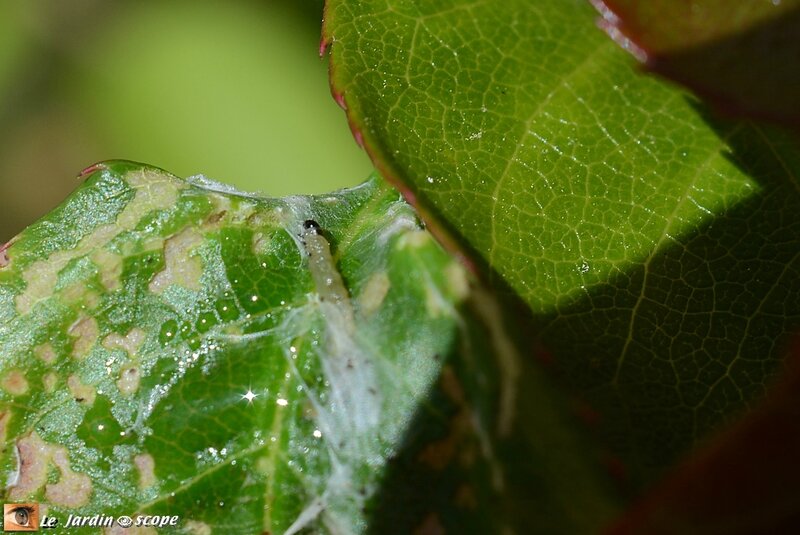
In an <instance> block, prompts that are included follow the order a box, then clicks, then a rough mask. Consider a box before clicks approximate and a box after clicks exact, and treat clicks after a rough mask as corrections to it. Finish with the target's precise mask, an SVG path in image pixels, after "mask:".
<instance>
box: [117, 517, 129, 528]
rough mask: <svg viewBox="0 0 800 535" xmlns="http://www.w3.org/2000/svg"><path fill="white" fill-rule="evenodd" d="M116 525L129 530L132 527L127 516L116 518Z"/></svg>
mask: <svg viewBox="0 0 800 535" xmlns="http://www.w3.org/2000/svg"><path fill="white" fill-rule="evenodd" d="M117 524H119V525H120V526H122V527H123V528H129V527H131V526H132V525H133V519H132V518H131V517H129V516H127V515H123V516H121V517H119V518H117Z"/></svg>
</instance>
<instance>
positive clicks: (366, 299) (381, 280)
mask: <svg viewBox="0 0 800 535" xmlns="http://www.w3.org/2000/svg"><path fill="white" fill-rule="evenodd" d="M390 287H391V283H390V282H389V276H388V275H387V274H386V272H385V271H380V272H378V273H374V274H373V275H372V276H371V277H370V278H369V280H368V281H367V284H365V285H364V289H363V290H362V291H361V294H360V295H359V296H358V304H359V307H360V309H361V313H362V314H364V315H366V316H368V315H370V314H372V313H373V312H375V311H376V310H378V308H379V307H380V306H381V303H383V300H384V299H385V298H386V294H387V293H388V292H389V288H390Z"/></svg>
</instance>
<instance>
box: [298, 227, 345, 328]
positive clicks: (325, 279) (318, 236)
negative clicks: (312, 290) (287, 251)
mask: <svg viewBox="0 0 800 535" xmlns="http://www.w3.org/2000/svg"><path fill="white" fill-rule="evenodd" d="M302 239H303V245H304V247H305V250H306V254H307V255H308V269H309V271H311V277H312V278H313V279H314V285H315V286H316V288H317V293H318V294H319V298H320V301H321V302H322V303H328V304H330V305H333V307H334V309H335V310H338V311H339V312H340V314H341V316H342V319H343V320H344V321H345V327H346V329H347V330H348V331H350V332H352V329H353V326H354V319H353V305H352V303H351V302H350V294H349V292H348V291H347V288H346V287H345V285H344V280H342V276H341V275H340V274H339V270H338V269H336V262H335V261H334V259H333V255H332V254H331V246H330V244H329V243H328V240H326V239H325V237H324V236H323V235H322V229H321V228H320V226H319V224H318V223H317V222H316V221H314V220H313V219H306V220H305V222H303V234H302Z"/></svg>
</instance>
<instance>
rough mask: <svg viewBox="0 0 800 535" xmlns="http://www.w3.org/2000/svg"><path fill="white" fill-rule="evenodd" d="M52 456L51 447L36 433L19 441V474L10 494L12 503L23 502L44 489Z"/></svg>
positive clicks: (32, 432) (33, 432)
mask: <svg viewBox="0 0 800 535" xmlns="http://www.w3.org/2000/svg"><path fill="white" fill-rule="evenodd" d="M50 455H51V451H50V446H48V445H47V444H46V443H45V442H44V441H43V440H42V439H41V438H39V435H38V434H36V431H31V433H30V434H28V435H26V436H24V437H22V438H20V439H19V440H17V456H18V458H19V474H18V476H17V480H16V482H15V483H13V484H12V485H11V489H10V491H9V494H8V497H9V498H10V499H11V501H15V502H17V501H22V500H24V499H25V498H27V497H28V496H30V495H31V494H33V493H34V492H36V491H37V490H39V489H40V488H42V486H43V485H44V484H45V482H46V481H47V465H48V463H49V462H50Z"/></svg>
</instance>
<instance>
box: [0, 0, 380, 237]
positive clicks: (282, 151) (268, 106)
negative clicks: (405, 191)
mask: <svg viewBox="0 0 800 535" xmlns="http://www.w3.org/2000/svg"><path fill="white" fill-rule="evenodd" d="M321 19H322V0H227V1H225V0H212V1H207V0H202V1H200V0H170V1H165V0H160V1H159V0H69V1H63V0H0V243H2V242H4V241H5V240H7V239H9V238H11V237H12V236H13V235H15V234H17V233H18V232H19V231H20V230H22V229H23V228H24V227H25V226H27V225H29V224H31V223H32V222H33V221H35V220H36V219H38V218H39V217H41V216H42V215H44V214H45V213H47V212H48V211H49V210H50V209H51V208H53V207H54V206H56V205H57V204H59V203H60V202H61V200H63V198H64V197H65V196H66V195H67V194H69V192H70V191H72V190H73V189H74V188H75V186H77V184H78V182H77V179H76V178H75V177H76V175H77V174H78V173H79V172H80V170H81V169H83V168H84V167H86V166H88V165H90V164H92V163H94V162H97V161H100V160H107V159H115V158H123V159H128V160H135V161H140V162H145V163H149V164H152V165H156V166H158V167H162V168H164V169H166V170H168V171H170V172H172V173H174V174H176V175H178V176H182V177H186V176H191V175H194V174H200V173H202V174H205V175H206V176H208V177H210V178H213V179H215V180H219V181H221V182H226V183H229V184H232V185H234V186H236V187H238V188H240V189H243V190H247V191H261V192H264V193H265V194H268V195H287V194H301V193H321V192H324V191H330V190H333V189H337V188H340V187H345V186H350V185H355V184H358V183H360V182H361V181H362V180H363V179H365V178H366V177H367V175H368V174H369V172H370V170H371V168H372V167H371V165H370V163H369V160H368V158H367V156H366V154H365V153H364V152H363V151H361V150H360V149H359V148H358V147H357V146H356V144H355V143H354V141H353V139H352V136H351V135H350V131H349V128H348V126H347V121H346V119H345V116H344V114H343V112H342V111H341V110H340V109H339V108H338V107H337V105H336V104H335V103H334V102H333V99H332V98H331V97H330V93H329V89H328V81H327V59H320V58H319V56H318V46H319V35H320V22H321Z"/></svg>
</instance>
